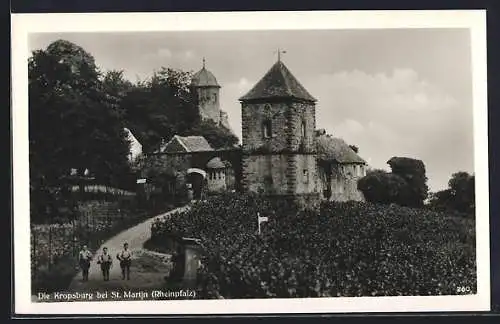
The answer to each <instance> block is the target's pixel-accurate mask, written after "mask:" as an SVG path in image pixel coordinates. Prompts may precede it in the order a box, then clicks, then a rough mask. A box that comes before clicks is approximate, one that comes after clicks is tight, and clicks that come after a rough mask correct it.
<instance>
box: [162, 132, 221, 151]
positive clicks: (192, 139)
mask: <svg viewBox="0 0 500 324" xmlns="http://www.w3.org/2000/svg"><path fill="white" fill-rule="evenodd" d="M210 151H213V148H212V146H210V144H209V143H208V141H207V140H206V139H205V137H203V136H179V135H174V136H173V137H172V139H171V140H170V141H168V142H167V143H165V144H164V145H161V146H160V149H159V153H192V152H210Z"/></svg>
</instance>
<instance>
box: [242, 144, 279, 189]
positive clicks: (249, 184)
mask: <svg viewBox="0 0 500 324" xmlns="http://www.w3.org/2000/svg"><path fill="white" fill-rule="evenodd" d="M242 160H243V175H242V176H243V183H242V184H243V188H244V189H245V190H248V191H252V192H262V193H266V194H287V193H288V185H289V184H288V181H287V167H288V159H287V156H286V155H271V154H268V155H250V156H243V159H242Z"/></svg>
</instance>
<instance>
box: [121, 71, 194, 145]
mask: <svg viewBox="0 0 500 324" xmlns="http://www.w3.org/2000/svg"><path fill="white" fill-rule="evenodd" d="M191 77H192V75H191V73H190V72H184V71H180V70H175V69H168V68H162V69H160V71H157V72H155V73H154V74H153V76H152V77H151V78H150V79H149V80H146V81H145V82H139V83H138V84H136V85H134V86H133V87H132V88H131V89H130V90H129V91H128V92H127V94H126V95H125V97H124V98H123V100H122V104H121V107H122V109H123V110H124V111H125V119H126V123H127V126H128V128H130V129H131V130H132V132H133V133H134V134H135V135H136V136H137V138H138V140H139V141H140V142H141V144H142V145H143V149H144V150H146V151H153V150H155V149H156V148H157V147H158V145H159V144H160V142H161V140H162V139H165V138H167V139H168V138H171V137H172V136H173V135H175V134H181V133H183V132H186V130H188V129H191V128H192V127H193V126H194V125H196V123H198V121H199V117H198V109H197V101H196V98H195V97H194V96H192V94H191V92H190V89H189V84H190V81H191Z"/></svg>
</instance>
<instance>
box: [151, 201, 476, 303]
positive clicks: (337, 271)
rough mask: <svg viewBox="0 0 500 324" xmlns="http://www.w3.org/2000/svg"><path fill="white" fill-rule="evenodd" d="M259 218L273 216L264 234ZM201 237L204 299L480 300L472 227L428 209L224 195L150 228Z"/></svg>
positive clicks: (163, 234)
mask: <svg viewBox="0 0 500 324" xmlns="http://www.w3.org/2000/svg"><path fill="white" fill-rule="evenodd" d="M257 212H260V213H261V215H262V216H268V217H269V222H267V223H264V224H262V235H261V236H259V235H257V216H256V215H257ZM152 235H153V237H156V238H158V242H161V241H163V242H164V241H166V239H164V238H166V237H168V236H170V235H178V236H189V237H197V238H200V239H201V240H202V242H203V246H204V250H205V254H204V255H203V257H202V263H203V266H202V268H201V269H200V271H199V290H200V293H201V294H202V295H203V297H204V298H220V296H223V297H224V298H263V297H276V298H282V297H321V296H323V297H330V296H345V297H352V296H398V295H453V294H457V293H458V292H457V291H456V289H457V287H458V286H469V287H470V288H471V290H472V292H475V291H476V268H475V266H476V265H475V231H474V222H473V221H472V220H467V219H463V218H453V217H448V216H447V215H445V214H439V213H435V212H431V211H428V210H423V209H413V208H405V207H399V206H392V205H391V206H384V205H376V204H371V203H361V202H345V203H339V202H335V203H325V204H323V205H322V207H321V210H320V212H314V211H310V210H309V211H307V210H306V211H298V209H297V208H295V207H293V206H289V205H286V204H281V205H280V204H279V203H276V202H273V201H270V200H268V199H264V198H261V197H256V196H251V195H248V196H238V195H236V194H226V195H223V196H221V197H219V198H216V199H214V200H211V201H208V202H205V203H198V204H195V205H193V206H192V208H191V209H190V210H189V211H186V212H183V213H180V214H176V215H172V216H170V217H168V218H165V219H162V220H158V221H157V222H156V223H154V224H153V225H152Z"/></svg>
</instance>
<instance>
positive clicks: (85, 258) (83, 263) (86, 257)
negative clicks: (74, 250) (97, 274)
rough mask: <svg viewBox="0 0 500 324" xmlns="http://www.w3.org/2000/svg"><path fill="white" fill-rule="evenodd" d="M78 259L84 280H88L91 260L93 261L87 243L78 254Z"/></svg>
mask: <svg viewBox="0 0 500 324" xmlns="http://www.w3.org/2000/svg"><path fill="white" fill-rule="evenodd" d="M78 259H79V260H78V261H79V263H80V268H81V269H82V276H83V281H88V280H89V268H90V261H92V253H91V252H90V251H89V249H88V248H87V246H86V245H84V246H83V248H82V250H81V251H80V253H79V254H78Z"/></svg>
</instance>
